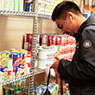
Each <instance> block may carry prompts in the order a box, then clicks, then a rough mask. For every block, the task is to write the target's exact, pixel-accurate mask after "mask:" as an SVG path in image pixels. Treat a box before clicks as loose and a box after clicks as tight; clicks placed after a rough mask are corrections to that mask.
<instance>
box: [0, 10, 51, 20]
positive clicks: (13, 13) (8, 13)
mask: <svg viewBox="0 0 95 95" xmlns="http://www.w3.org/2000/svg"><path fill="white" fill-rule="evenodd" d="M0 15H3V16H24V17H34V16H36V15H35V12H17V11H4V10H0ZM38 18H42V19H51V16H48V15H44V14H43V15H42V14H38Z"/></svg>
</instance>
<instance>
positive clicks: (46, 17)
mask: <svg viewBox="0 0 95 95" xmlns="http://www.w3.org/2000/svg"><path fill="white" fill-rule="evenodd" d="M38 17H39V18H42V19H49V20H51V16H49V15H44V14H43V15H42V14H38Z"/></svg>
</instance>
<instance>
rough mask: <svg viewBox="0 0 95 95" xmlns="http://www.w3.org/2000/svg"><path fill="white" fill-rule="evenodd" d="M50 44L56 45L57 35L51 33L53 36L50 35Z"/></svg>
mask: <svg viewBox="0 0 95 95" xmlns="http://www.w3.org/2000/svg"><path fill="white" fill-rule="evenodd" d="M50 44H51V45H56V36H55V35H51V37H50Z"/></svg>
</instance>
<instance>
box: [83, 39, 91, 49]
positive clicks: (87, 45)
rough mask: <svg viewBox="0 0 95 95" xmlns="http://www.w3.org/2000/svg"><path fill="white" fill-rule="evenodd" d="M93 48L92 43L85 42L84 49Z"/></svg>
mask: <svg viewBox="0 0 95 95" xmlns="http://www.w3.org/2000/svg"><path fill="white" fill-rule="evenodd" d="M91 46H92V42H91V41H90V40H86V41H84V42H83V47H85V48H90V47H91Z"/></svg>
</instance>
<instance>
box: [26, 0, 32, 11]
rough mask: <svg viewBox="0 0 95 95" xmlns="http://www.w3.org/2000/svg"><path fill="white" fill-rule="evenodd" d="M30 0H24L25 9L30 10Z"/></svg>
mask: <svg viewBox="0 0 95 95" xmlns="http://www.w3.org/2000/svg"><path fill="white" fill-rule="evenodd" d="M31 2H32V1H31V0H25V11H28V12H29V11H30V5H31Z"/></svg>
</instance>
